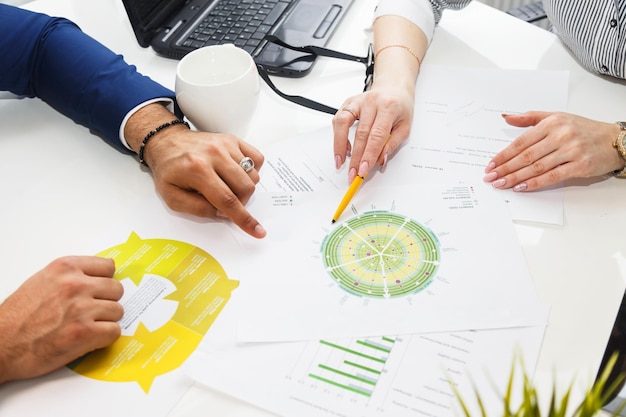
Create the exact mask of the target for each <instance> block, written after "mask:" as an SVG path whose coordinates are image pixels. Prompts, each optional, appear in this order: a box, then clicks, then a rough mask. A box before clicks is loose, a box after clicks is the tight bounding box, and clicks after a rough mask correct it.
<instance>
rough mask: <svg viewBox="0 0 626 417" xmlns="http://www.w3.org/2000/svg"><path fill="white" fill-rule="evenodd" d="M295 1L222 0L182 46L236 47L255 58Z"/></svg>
mask: <svg viewBox="0 0 626 417" xmlns="http://www.w3.org/2000/svg"><path fill="white" fill-rule="evenodd" d="M293 1H294V0H222V1H219V2H218V3H217V4H216V5H215V7H214V8H213V9H212V10H211V11H210V12H209V14H208V15H207V16H206V17H205V18H204V20H202V21H201V22H200V23H199V24H198V26H197V27H196V28H195V29H194V30H193V31H192V32H191V33H190V34H189V36H188V37H187V38H186V39H185V40H184V41H183V42H182V45H184V46H188V47H191V48H194V49H196V48H201V47H203V46H208V45H219V44H224V43H233V44H235V46H238V47H240V48H242V49H245V50H246V51H247V52H248V53H249V54H251V55H254V52H255V50H256V49H257V48H258V47H259V46H260V45H261V42H262V41H263V38H264V37H265V35H266V34H267V33H269V32H270V30H271V29H272V27H273V26H274V24H275V23H276V22H277V21H278V19H279V18H280V16H281V15H282V14H283V12H284V11H285V10H286V9H287V7H289V5H290V4H291V3H292V2H293Z"/></svg>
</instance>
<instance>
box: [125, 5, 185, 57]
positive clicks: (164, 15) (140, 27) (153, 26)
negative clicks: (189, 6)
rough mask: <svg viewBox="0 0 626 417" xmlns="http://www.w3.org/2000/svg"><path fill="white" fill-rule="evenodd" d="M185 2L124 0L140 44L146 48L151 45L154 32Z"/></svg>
mask: <svg viewBox="0 0 626 417" xmlns="http://www.w3.org/2000/svg"><path fill="white" fill-rule="evenodd" d="M185 2H186V0H123V3H124V7H125V8H126V13H127V14H128V18H129V19H130V21H131V25H132V27H133V31H134V32H135V36H136V37H137V41H138V42H139V44H140V45H141V46H143V47H144V48H146V47H148V46H150V41H151V40H152V38H153V37H154V32H155V31H156V30H158V29H159V28H160V27H162V25H163V23H164V22H165V21H167V19H168V17H169V16H171V15H172V13H174V11H176V10H178V9H180V8H181V7H182V6H183V5H184V4H185Z"/></svg>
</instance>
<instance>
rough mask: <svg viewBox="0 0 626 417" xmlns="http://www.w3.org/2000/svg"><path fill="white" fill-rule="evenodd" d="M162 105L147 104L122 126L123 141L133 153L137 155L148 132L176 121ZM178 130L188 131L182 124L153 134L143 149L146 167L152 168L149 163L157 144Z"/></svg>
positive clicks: (174, 116)
mask: <svg viewBox="0 0 626 417" xmlns="http://www.w3.org/2000/svg"><path fill="white" fill-rule="evenodd" d="M163 104H164V103H163ZM163 104H161V103H151V104H148V105H146V106H144V107H142V108H140V109H139V110H137V111H136V112H135V113H134V114H133V115H132V116H131V117H130V118H129V119H128V121H127V122H126V126H124V139H125V140H126V143H128V146H129V147H130V148H131V149H132V150H133V151H134V152H135V153H137V154H139V152H140V151H141V146H142V143H143V142H144V139H145V138H146V136H147V135H148V134H149V133H150V132H152V131H153V130H155V129H156V128H157V127H158V126H162V125H163V124H165V123H170V122H172V121H174V120H177V117H176V115H174V114H173V113H172V112H171V111H169V110H168V109H167V108H166V107H165V106H164V105H163ZM180 130H188V129H187V127H186V126H185V125H183V124H180V125H173V126H168V127H167V128H166V129H164V130H162V131H159V132H157V133H156V134H154V138H151V139H150V141H149V142H148V143H147V144H146V145H145V146H144V149H143V157H144V160H145V162H146V164H147V165H148V166H152V165H151V161H152V159H153V158H152V157H153V154H154V151H155V149H157V148H159V146H158V143H157V142H163V141H164V140H165V138H166V137H168V136H170V135H171V134H173V133H175V132H178V131H180Z"/></svg>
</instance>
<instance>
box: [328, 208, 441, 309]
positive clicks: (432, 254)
mask: <svg viewBox="0 0 626 417" xmlns="http://www.w3.org/2000/svg"><path fill="white" fill-rule="evenodd" d="M321 252H322V258H323V262H324V266H325V268H326V271H327V272H328V273H329V275H330V276H331V277H332V278H333V280H335V282H336V283H337V284H338V285H339V287H341V288H342V289H344V290H346V291H348V292H349V293H351V294H354V295H357V296H364V297H371V298H394V297H403V296H406V295H410V294H414V293H416V292H419V291H421V290H423V289H424V288H426V287H427V286H428V285H429V284H430V283H431V282H432V280H433V279H434V277H435V274H436V273H437V269H438V268H439V260H440V255H441V251H440V244H439V239H438V238H437V236H435V234H434V233H433V232H432V231H431V230H430V229H429V228H427V227H426V226H424V225H422V224H420V223H418V222H416V221H415V220H413V219H410V218H408V217H406V216H402V215H400V214H396V213H392V212H387V211H369V212H366V213H363V214H360V215H358V216H355V217H353V218H351V219H349V220H347V221H345V222H344V223H342V224H340V225H338V226H337V227H336V228H335V229H334V230H333V231H332V232H331V233H329V234H328V235H327V236H326V237H325V238H324V241H323V242H322V245H321Z"/></svg>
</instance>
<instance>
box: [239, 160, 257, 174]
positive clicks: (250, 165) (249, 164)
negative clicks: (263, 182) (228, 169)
mask: <svg viewBox="0 0 626 417" xmlns="http://www.w3.org/2000/svg"><path fill="white" fill-rule="evenodd" d="M239 166H240V167H242V168H243V170H244V171H246V172H250V171H252V170H253V169H254V161H253V160H252V158H250V157H249V156H246V157H244V158H243V159H242V160H241V161H239Z"/></svg>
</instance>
